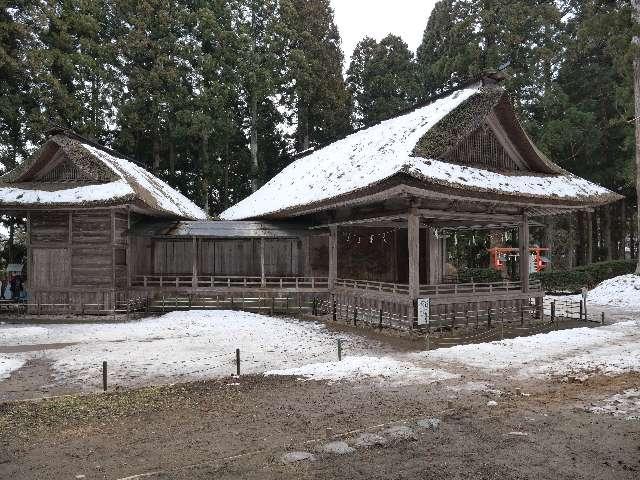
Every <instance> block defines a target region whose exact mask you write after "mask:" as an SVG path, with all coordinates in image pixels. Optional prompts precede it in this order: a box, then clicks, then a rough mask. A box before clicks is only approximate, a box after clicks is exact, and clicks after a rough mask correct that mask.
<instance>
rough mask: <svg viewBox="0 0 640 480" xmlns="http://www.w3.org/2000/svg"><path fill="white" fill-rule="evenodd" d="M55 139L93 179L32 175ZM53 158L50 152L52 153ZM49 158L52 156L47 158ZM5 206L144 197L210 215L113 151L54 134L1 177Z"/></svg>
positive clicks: (150, 203) (172, 211)
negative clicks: (45, 179) (54, 179)
mask: <svg viewBox="0 0 640 480" xmlns="http://www.w3.org/2000/svg"><path fill="white" fill-rule="evenodd" d="M50 144H55V145H56V146H58V147H59V148H61V149H62V150H63V151H64V152H65V154H67V156H68V158H69V159H70V161H71V162H73V163H74V165H75V166H76V167H78V169H79V170H80V171H82V172H86V173H87V175H88V176H89V177H95V178H94V179H93V180H95V181H92V182H89V184H87V182H84V184H83V182H82V181H78V182H52V183H47V182H40V181H33V180H31V179H27V180H25V178H24V177H27V178H28V177H29V176H30V175H31V174H32V170H37V169H40V168H42V165H41V163H42V160H40V159H41V158H44V157H43V152H45V150H46V148H45V147H47V146H48V145H50ZM47 158H48V157H47ZM44 161H47V159H46V158H45V160H44ZM0 180H1V181H2V183H0V205H1V206H18V207H19V206H28V205H38V206H39V205H51V206H60V207H62V206H77V205H78V204H82V205H85V206H89V205H101V204H104V205H117V204H125V203H132V202H134V201H139V202H142V203H143V204H145V205H146V206H147V207H148V209H150V210H153V211H155V212H157V213H159V214H165V215H167V216H170V217H174V218H181V219H190V220H204V219H206V218H207V214H206V213H205V212H204V211H203V210H202V209H200V208H199V207H198V206H197V205H196V204H195V203H193V202H192V201H191V200H189V199H188V198H187V197H185V196H184V195H182V194H181V193H180V192H178V191H177V190H175V189H174V188H172V187H171V186H169V185H168V184H167V183H166V182H164V181H162V180H160V179H159V178H157V177H156V176H154V175H152V174H151V173H149V172H148V171H146V170H145V169H144V168H142V167H140V166H138V165H136V164H135V163H133V162H131V161H129V160H126V159H124V158H121V157H118V156H116V155H115V154H114V153H112V152H111V151H107V150H106V149H101V148H98V147H97V146H94V145H91V144H90V143H88V142H83V141H82V140H81V139H79V138H73V137H69V136H65V135H55V136H54V137H52V138H51V139H49V140H48V142H47V143H46V144H45V146H43V148H42V149H41V150H40V151H39V152H38V154H36V155H35V156H34V158H33V159H31V160H30V161H29V162H28V163H27V164H25V165H22V166H20V167H18V168H17V169H16V170H14V171H12V172H9V173H8V174H6V175H3V176H2V177H1V179H0Z"/></svg>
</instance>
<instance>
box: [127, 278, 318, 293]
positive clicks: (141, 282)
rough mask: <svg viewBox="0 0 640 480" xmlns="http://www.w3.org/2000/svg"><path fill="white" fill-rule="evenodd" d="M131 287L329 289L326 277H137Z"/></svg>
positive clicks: (132, 281) (133, 279)
mask: <svg viewBox="0 0 640 480" xmlns="http://www.w3.org/2000/svg"><path fill="white" fill-rule="evenodd" d="M131 286H133V287H143V288H167V289H169V288H177V289H180V288H212V289H218V288H222V289H225V288H227V289H247V288H250V289H259V288H270V289H278V288H279V289H295V290H306V289H310V290H314V289H325V290H326V289H327V288H328V287H329V280H328V278H326V277H265V278H264V279H263V278H262V277H259V276H215V275H198V276H196V277H194V276H192V275H137V276H135V277H133V278H132V279H131Z"/></svg>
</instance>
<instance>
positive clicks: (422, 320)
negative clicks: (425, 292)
mask: <svg viewBox="0 0 640 480" xmlns="http://www.w3.org/2000/svg"><path fill="white" fill-rule="evenodd" d="M430 310H431V299H430V298H419V299H418V326H421V325H429V311H430Z"/></svg>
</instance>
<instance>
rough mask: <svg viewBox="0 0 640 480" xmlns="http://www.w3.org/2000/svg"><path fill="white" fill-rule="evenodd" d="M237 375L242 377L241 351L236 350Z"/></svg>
mask: <svg viewBox="0 0 640 480" xmlns="http://www.w3.org/2000/svg"><path fill="white" fill-rule="evenodd" d="M236 375H237V376H238V377H239V376H240V349H239V348H236Z"/></svg>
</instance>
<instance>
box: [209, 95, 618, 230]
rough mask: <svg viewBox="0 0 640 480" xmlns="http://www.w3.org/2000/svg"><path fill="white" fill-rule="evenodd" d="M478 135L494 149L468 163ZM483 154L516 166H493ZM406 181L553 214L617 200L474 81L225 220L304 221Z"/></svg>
mask: <svg viewBox="0 0 640 480" xmlns="http://www.w3.org/2000/svg"><path fill="white" fill-rule="evenodd" d="M474 133H478V135H480V136H479V137H474V138H476V139H479V141H480V142H490V145H489V147H491V148H484V146H486V145H480V146H479V147H478V150H483V152H482V153H483V155H484V157H485V160H484V163H482V161H480V160H478V158H479V157H481V155H476V153H478V152H475V151H473V152H471V153H472V154H473V155H469V156H468V157H466V156H465V153H469V150H468V149H469V148H470V147H469V145H471V146H473V145H475V144H474V143H473V142H469V141H468V140H469V138H470V137H471V135H473V134H474ZM483 135H485V136H483ZM461 146H464V148H462V149H461V148H460V147H461ZM465 148H466V150H465ZM485 150H486V152H489V153H491V152H493V151H498V153H499V154H500V155H501V158H507V157H508V158H507V160H510V159H511V158H512V159H513V161H512V162H511V161H508V162H507V161H504V160H503V161H502V163H500V162H495V165H493V164H492V163H491V160H492V159H491V158H488V159H486V157H487V153H486V152H485ZM460 152H462V153H460ZM496 165H497V166H496ZM407 180H409V181H410V183H411V185H412V186H413V187H416V186H417V187H418V188H420V189H423V190H425V191H436V190H437V191H439V192H442V191H443V190H446V194H448V195H451V196H456V195H461V196H464V197H465V198H478V199H480V200H485V199H487V198H488V197H494V198H493V199H494V200H497V201H501V202H514V203H520V204H521V203H526V202H530V203H532V204H536V203H541V204H542V203H544V204H545V205H547V206H551V207H553V208H561V207H562V206H568V205H571V206H572V207H582V206H584V207H591V206H596V205H600V204H604V203H608V202H611V201H613V200H617V199H619V198H621V197H620V196H619V195H617V194H615V193H613V192H611V191H609V190H607V189H606V188H603V187H601V186H599V185H596V184H594V183H592V182H589V181H588V180H585V179H583V178H580V177H577V176H575V175H573V174H571V173H569V172H566V171H565V170H563V169H562V168H561V167H559V166H558V165H556V164H554V163H553V162H551V161H550V160H549V159H547V158H546V157H545V156H544V155H543V154H542V153H541V152H540V151H539V150H538V149H537V148H536V147H535V145H533V143H532V142H531V140H530V139H529V137H528V136H527V134H526V133H525V132H524V130H523V129H522V127H521V125H520V123H519V122H518V120H517V118H516V114H515V112H514V110H513V107H512V105H511V102H510V100H509V97H508V95H507V94H506V92H505V91H504V89H503V88H501V87H499V86H497V85H492V86H483V85H482V83H478V84H477V85H473V86H470V87H466V88H463V89H460V90H458V91H456V92H453V93H450V94H448V95H446V96H443V97H441V98H438V99H436V100H434V101H432V102H431V103H428V104H426V105H424V106H421V107H418V108H416V109H414V110H413V111H410V112H408V113H404V114H402V115H400V116H397V117H395V118H391V119H389V120H386V121H383V122H380V123H379V124H377V125H374V126H371V127H369V128H365V129H362V130H359V131H357V132H355V133H353V134H351V135H349V136H347V137H346V138H344V139H342V140H338V141H336V142H334V143H332V144H330V145H328V146H326V147H323V148H321V149H319V150H316V151H313V152H312V153H310V154H308V155H306V156H304V157H301V158H298V159H297V160H295V161H294V162H293V163H292V164H291V165H289V166H288V167H287V168H285V169H284V170H283V171H282V172H280V173H279V174H278V175H276V176H275V177H274V178H273V179H272V180H271V181H269V182H268V183H267V184H265V185H264V186H263V187H262V188H261V189H259V190H258V191H257V192H255V193H253V194H252V195H250V196H249V197H247V198H245V199H244V200H242V201H241V202H239V203H237V204H236V205H234V206H232V207H231V208H229V209H227V210H226V211H225V212H223V213H222V214H221V218H223V219H227V220H243V219H258V218H286V217H289V216H296V215H303V214H305V213H308V212H311V211H321V210H322V209H323V208H324V209H330V208H333V206H335V205H336V204H338V203H339V202H341V201H343V200H345V201H354V200H356V199H357V198H358V197H359V196H360V197H362V196H364V195H366V194H368V193H371V192H373V191H374V190H376V189H378V190H379V189H381V188H386V187H385V185H387V184H391V183H394V182H395V184H398V183H404V184H406V182H407Z"/></svg>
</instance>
